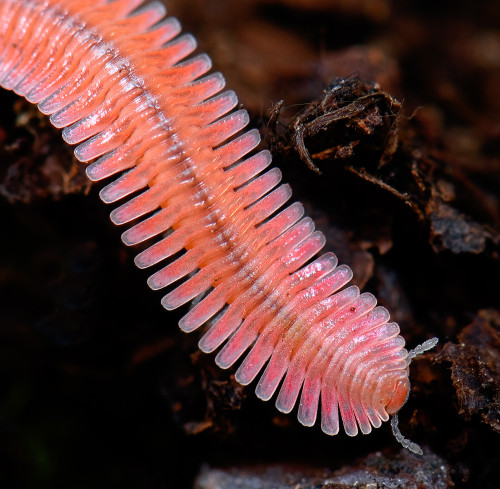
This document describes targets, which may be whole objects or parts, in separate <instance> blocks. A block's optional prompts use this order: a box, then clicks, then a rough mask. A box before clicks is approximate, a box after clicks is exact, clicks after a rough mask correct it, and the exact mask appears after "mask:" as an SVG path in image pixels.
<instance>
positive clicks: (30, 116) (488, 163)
mask: <svg viewBox="0 0 500 489" xmlns="http://www.w3.org/2000/svg"><path fill="white" fill-rule="evenodd" d="M165 3H166V4H167V7H168V9H169V13H170V14H172V15H175V16H176V17H178V18H179V19H180V20H181V22H182V23H183V25H184V28H185V30H186V31H189V32H192V33H193V34H195V35H196V37H197V39H198V41H199V45H200V50H202V51H206V52H208V53H209V54H210V55H211V57H212V59H213V61H214V67H215V69H216V70H220V71H222V72H223V73H224V75H225V77H226V80H227V84H228V86H229V87H230V88H231V89H234V90H235V91H236V92H237V93H238V95H239V98H240V101H241V103H242V104H243V105H244V106H245V107H246V108H247V109H248V111H249V113H250V116H251V118H252V123H253V125H254V126H256V127H258V128H259V129H260V130H261V133H262V134H263V139H264V142H265V144H267V145H268V146H269V147H270V148H271V149H272V151H273V158H274V161H275V163H276V164H277V165H278V166H279V167H280V168H281V170H282V171H283V174H284V179H285V180H286V181H288V182H290V184H291V185H292V188H293V190H294V197H295V198H297V199H298V200H301V201H302V202H303V203H304V204H305V206H306V209H307V212H308V213H309V214H310V215H311V216H312V217H313V218H314V219H315V221H316V224H317V227H318V228H319V229H321V230H322V231H323V232H324V233H325V235H326V237H327V248H328V249H329V250H332V251H335V253H336V254H337V255H338V257H339V261H340V262H341V263H347V264H349V265H350V266H351V267H352V268H353V270H354V275H355V279H354V283H355V284H357V285H359V286H360V287H362V288H363V290H366V291H370V292H373V293H374V294H375V295H376V296H377V297H378V299H379V302H380V303H381V304H382V305H384V306H386V307H387V308H388V309H389V310H390V311H391V316H392V318H393V319H394V320H395V321H397V322H398V323H399V324H400V327H401V331H402V335H403V336H404V338H405V339H406V341H407V345H408V347H409V348H413V347H415V346H416V345H417V344H419V343H421V342H422V341H425V340H426V339H428V338H431V337H434V336H436V337H438V338H439V340H440V342H439V344H438V346H437V348H436V349H435V350H433V351H431V352H429V353H426V354H425V355H423V356H421V357H419V358H417V359H416V360H415V361H414V362H413V363H412V365H411V381H412V393H411V396H410V399H409V400H408V402H407V404H406V405H405V407H404V408H403V409H402V410H401V412H400V416H399V417H400V429H401V431H402V433H403V434H404V435H405V436H406V437H408V438H410V439H411V440H413V441H415V442H418V443H419V444H420V445H421V446H422V448H423V450H424V455H423V456H422V457H420V456H417V455H413V454H410V453H409V452H407V451H406V450H404V449H402V448H401V447H400V446H399V445H398V444H397V442H396V441H395V439H394V437H393V436H392V434H391V430H390V426H389V425H388V423H386V424H385V425H383V427H382V428H380V429H378V430H375V431H374V432H373V433H372V434H370V435H369V436H362V435H359V436H357V437H355V438H349V437H347V436H346V435H344V434H339V435H338V436H336V437H334V438H331V437H328V436H326V435H324V434H323V433H322V432H321V430H320V429H319V427H314V428H312V429H311V428H304V427H302V426H301V425H299V423H298V422H297V420H296V418H295V415H294V414H292V415H283V414H280V413H278V411H276V409H275V408H274V406H273V405H272V402H271V403H262V402H261V401H260V400H258V399H256V398H255V396H254V394H253V388H252V386H250V387H247V388H242V387H241V386H239V385H238V384H237V383H236V382H235V381H234V378H233V376H232V374H233V373H234V372H233V371H231V370H229V371H221V370H220V369H218V368H217V367H216V366H215V365H214V362H213V358H212V356H208V355H204V354H202V353H200V352H199V351H198V349H197V339H198V337H197V335H196V333H194V334H192V335H185V334H183V333H181V332H180V331H179V330H178V327H177V321H178V320H179V318H180V317H181V316H182V315H183V314H184V313H185V311H186V310H185V309H184V310H180V311H175V312H171V313H167V312H166V311H165V310H164V309H163V308H162V307H161V305H160V298H161V294H158V293H153V292H152V291H150V290H149V289H148V287H147V286H146V283H145V279H146V277H147V273H145V272H144V271H140V270H137V269H136V268H135V267H134V265H133V261H132V259H133V256H134V255H135V254H136V253H137V250H135V249H134V250H131V249H126V248H125V247H124V246H123V245H122V244H121V242H120V233H121V230H120V229H118V228H116V227H114V226H113V225H111V224H110V222H109V218H108V213H109V211H110V209H106V207H105V206H104V205H103V204H102V203H100V202H99V198H98V191H99V188H100V185H97V184H94V185H90V184H89V183H88V181H87V180H86V177H85V175H84V168H83V166H82V165H81V164H79V163H77V162H76V160H75V159H74V157H73V156H72V152H71V149H70V148H69V147H68V146H67V145H65V143H64V142H63V141H62V139H61V137H60V133H59V131H57V130H55V129H54V128H53V127H52V126H51V125H50V122H49V121H48V119H47V118H46V117H44V116H42V115H41V114H39V112H38V111H37V109H36V107H33V106H31V105H30V104H29V103H27V102H26V101H24V100H23V99H20V98H18V97H17V96H16V95H14V94H13V93H10V92H6V91H1V92H0V106H1V107H2V108H3V110H2V112H1V114H0V161H1V165H0V213H1V216H2V233H1V238H2V239H0V325H1V327H0V386H1V390H0V484H2V487H8V488H31V487H36V488H41V489H43V488H58V487H71V488H87V487H120V488H128V487H130V488H141V487H144V488H150V487H155V488H156V487H165V488H170V487H179V488H190V487H195V488H197V489H205V488H206V489H208V488H216V487H217V488H224V489H229V488H239V489H244V488H271V487H272V488H275V487H276V488H301V489H306V488H319V487H322V488H324V489H327V488H328V489H338V488H342V489H344V488H346V489H347V488H354V487H356V488H370V489H375V488H399V487H401V488H403V487H404V488H424V487H425V488H451V487H456V488H468V487H470V488H477V487H481V488H482V489H489V488H491V489H493V488H496V487H498V480H499V478H500V467H499V464H498V453H499V450H500V302H499V296H500V294H499V292H500V287H499V281H498V277H499V276H500V116H499V113H500V90H498V87H499V86H500V3H499V2H498V1H497V0H481V1H479V2H470V1H469V2H466V1H465V0H455V1H454V2H451V1H448V0H444V1H442V2H439V3H438V2H422V1H416V0H400V1H396V0H349V1H348V0H239V1H238V2H234V1H231V0H190V1H189V2H187V1H186V0H169V1H168V2H165Z"/></svg>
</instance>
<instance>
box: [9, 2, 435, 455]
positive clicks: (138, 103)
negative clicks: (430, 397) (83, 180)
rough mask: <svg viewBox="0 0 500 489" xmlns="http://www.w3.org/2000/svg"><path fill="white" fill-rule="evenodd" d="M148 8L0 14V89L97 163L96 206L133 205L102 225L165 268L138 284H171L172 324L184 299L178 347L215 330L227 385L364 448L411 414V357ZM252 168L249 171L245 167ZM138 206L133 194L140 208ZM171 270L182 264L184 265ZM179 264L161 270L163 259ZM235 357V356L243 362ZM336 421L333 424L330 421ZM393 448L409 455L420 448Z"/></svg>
mask: <svg viewBox="0 0 500 489" xmlns="http://www.w3.org/2000/svg"><path fill="white" fill-rule="evenodd" d="M142 3H143V0H114V1H108V0H71V1H70V0H1V1H0V41H1V42H0V84H1V85H2V86H3V87H4V88H6V89H10V90H14V91H15V92H16V93H18V94H20V95H23V96H24V97H26V99H27V100H29V101H30V102H32V103H36V104H38V107H39V109H40V110H41V111H42V112H43V113H44V114H50V120H51V122H52V123H53V124H54V125H55V126H56V127H58V128H63V127H64V128H65V129H64V130H63V138H64V139H65V141H67V142H68V143H69V144H77V145H78V146H76V149H75V155H76V157H77V158H78V159H79V160H80V161H82V162H89V161H92V163H91V164H90V165H89V166H88V167H87V175H88V177H89V178H90V180H92V181H97V180H101V179H104V178H107V177H110V176H113V175H117V178H116V179H115V180H114V181H112V182H111V183H109V184H108V185H107V186H105V187H104V188H103V189H102V190H101V193H100V196H101V198H102V200H103V201H104V202H106V203H114V202H117V201H119V200H121V199H125V198H126V197H129V199H128V200H125V202H124V203H123V204H121V205H120V206H119V207H118V208H116V209H115V210H114V211H113V212H112V213H111V220H112V221H113V222H114V223H115V224H118V225H121V224H127V223H131V224H132V225H131V227H129V228H128V230H126V231H125V232H124V233H123V235H122V239H123V242H124V243H125V244H126V245H129V246H130V245H135V244H138V243H141V242H144V241H146V240H149V239H151V238H154V241H152V242H151V245H150V246H149V248H147V249H146V250H145V251H143V252H141V253H140V254H139V255H137V257H136V259H135V263H136V264H137V266H138V267H140V268H146V267H150V266H153V265H156V264H158V263H160V262H163V261H164V260H167V262H166V263H167V264H166V265H164V266H163V267H162V268H160V269H159V270H158V271H156V272H155V273H153V274H152V275H151V277H150V278H149V280H148V284H149V286H150V287H151V288H153V289H161V288H164V287H166V286H168V285H170V284H173V283H174V282H177V281H181V282H180V283H179V285H177V287H176V288H174V289H172V290H171V291H170V292H169V293H168V294H167V295H165V296H164V297H163V299H162V304H163V306H164V307H165V308H166V309H175V308H177V307H179V306H181V305H183V304H186V303H188V302H190V301H191V300H193V299H197V300H196V301H195V305H194V306H193V307H192V308H191V309H190V310H189V312H188V313H187V314H186V315H185V316H184V317H183V318H182V319H181V321H180V327H181V329H182V330H183V331H186V332H191V331H194V330H195V329H198V328H200V327H201V326H203V325H205V324H206V323H207V322H208V321H209V320H211V322H210V328H209V329H208V331H206V333H205V334H204V336H203V337H202V338H201V340H200V342H199V346H200V349H201V350H202V351H204V352H207V353H208V352H212V351H214V350H216V349H218V348H219V347H222V348H221V349H220V350H219V352H218V354H217V356H216V362H217V364H218V365H219V366H220V367H222V368H228V367H230V366H232V365H233V364H234V363H235V362H236V361H237V360H238V359H240V358H241V357H244V358H243V361H242V362H241V364H240V366H239V368H238V369H237V371H236V379H237V380H238V381H239V382H240V383H241V384H243V385H246V384H249V383H251V382H252V381H254V380H255V379H256V378H257V376H258V375H259V374H260V373H261V371H262V370H263V373H262V374H261V375H260V378H259V380H258V382H257V387H256V393H257V396H258V397H259V398H261V399H264V400H268V399H270V398H271V397H272V396H273V395H274V394H275V393H276V392H278V395H277V400H276V406H277V408H278V409H279V410H280V411H282V412H290V411H291V410H292V409H293V408H294V406H295V405H296V404H297V400H298V399H299V398H300V400H299V403H298V404H299V407H298V418H299V421H300V422H301V423H302V424H304V425H306V426H312V425H313V424H315V422H316V417H317V415H318V412H320V413H321V415H320V417H321V427H322V429H323V431H324V432H325V433H327V434H330V435H334V434H337V433H338V431H339V425H340V421H342V423H343V426H344V430H345V432H346V433H347V434H348V435H350V436H354V435H356V434H357V433H358V430H360V431H361V432H362V433H364V434H366V433H369V432H370V431H371V429H372V427H375V428H378V427H379V426H380V425H381V424H382V422H383V421H387V420H388V419H389V416H390V415H395V414H396V413H397V412H398V411H399V409H400V408H401V407H402V406H403V404H404V403H405V402H406V399H407V397H408V393H409V389H410V383H409V380H408V366H409V363H410V360H411V358H412V357H413V356H415V355H416V354H418V353H421V352H423V351H425V350H426V349H428V348H430V347H432V346H433V345H434V344H435V341H434V340H431V341H429V342H426V343H424V345H422V347H420V348H417V349H416V350H414V351H413V352H411V353H410V355H409V354H408V352H407V351H406V349H405V348H404V340H403V338H402V337H401V336H400V335H399V327H398V325H397V324H396V323H393V322H389V313H388V311H387V310H386V309H385V308H383V307H380V306H377V305H376V299H375V297H374V296H373V295H371V294H369V293H360V291H359V290H358V288H357V287H355V286H350V287H345V286H346V285H347V284H348V282H349V281H350V279H351V277H352V272H351V270H350V268H349V267H347V266H345V265H341V266H337V259H336V257H335V255H334V254H333V253H326V254H324V255H322V256H319V257H318V258H315V256H316V255H317V254H318V252H319V251H320V250H321V248H322V247H323V246H324V244H325V238H324V236H323V234H322V233H321V232H318V231H315V228H314V223H313V221H312V220H311V219H310V218H308V217H304V209H303V206H302V205H301V204H300V203H297V202H296V203H294V204H291V205H289V206H288V207H285V208H284V204H285V203H286V202H287V201H288V200H289V199H290V197H291V190H290V187H289V186H288V185H286V184H281V185H280V180H281V173H280V171H279V170H278V169H277V168H272V169H270V170H267V171H266V169H267V168H268V167H269V165H270V164H271V156H270V153H269V152H268V151H266V150H264V151H260V152H258V153H253V154H252V151H253V150H254V148H255V147H256V146H257V145H258V144H259V141H260V137H259V134H258V132H257V131H256V130H249V131H247V132H242V130H243V129H244V128H245V126H246V125H247V123H248V120H249V117H248V114H247V112H246V111H245V110H235V107H236V106H237V104H238V99H237V97H236V95H235V93H234V92H232V91H222V90H223V88H224V86H225V81H224V78H223V76H222V75H221V74H220V73H213V74H208V75H207V73H208V72H209V71H210V69H211V61H210V58H209V57H208V56H207V55H197V56H194V57H190V58H188V56H189V55H191V53H192V52H193V51H194V50H195V48H196V41H195V39H194V38H193V37H192V36H191V35H181V33H180V32H181V27H180V24H179V22H178V21H177V20H176V19H174V18H165V13H166V12H165V8H164V6H163V5H162V4H161V3H159V2H153V3H150V4H148V5H145V6H143V5H142ZM248 154H251V156H248V157H247V155H248ZM139 191H141V192H142V193H139ZM182 252H183V254H181V255H180V256H178V254H179V253H182ZM174 255H175V256H176V259H175V260H172V259H171V260H170V261H168V259H169V258H171V257H172V256H174ZM244 353H246V356H245V355H243V354H244ZM339 413H340V416H339ZM393 431H394V433H395V434H396V437H397V439H398V440H399V441H401V442H402V443H403V444H404V445H405V446H407V447H408V448H410V449H411V450H414V451H418V450H419V448H418V446H416V445H415V444H412V443H411V442H408V441H407V440H405V439H404V438H403V437H402V436H401V434H400V433H399V430H398V429H397V418H396V417H393Z"/></svg>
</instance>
